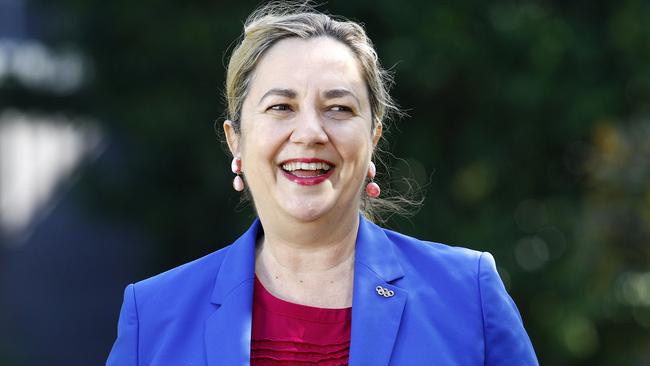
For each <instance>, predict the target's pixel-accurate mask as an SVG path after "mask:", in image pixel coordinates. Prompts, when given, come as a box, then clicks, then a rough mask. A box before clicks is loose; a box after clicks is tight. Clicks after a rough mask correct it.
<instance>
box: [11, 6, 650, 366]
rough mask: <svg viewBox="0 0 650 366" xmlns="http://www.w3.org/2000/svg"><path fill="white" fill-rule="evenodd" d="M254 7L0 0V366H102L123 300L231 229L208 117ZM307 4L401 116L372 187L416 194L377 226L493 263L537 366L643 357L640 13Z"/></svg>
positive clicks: (232, 233) (648, 222)
mask: <svg viewBox="0 0 650 366" xmlns="http://www.w3.org/2000/svg"><path fill="white" fill-rule="evenodd" d="M257 4H258V3H257V2H254V1H238V2H230V3H225V2H218V1H200V0H190V1H182V2H180V1H175V2H172V1H151V0H141V1H124V0H114V1H105V0H102V1H99V0H84V1H80V0H59V1H56V2H52V1H45V0H32V1H27V0H0V194H2V196H0V239H1V240H2V241H1V244H0V296H1V297H0V365H41V364H48V365H94V364H102V363H103V362H104V361H105V359H106V356H107V355H108V352H109V350H110V347H111V345H112V342H113V340H114V337H115V335H116V324H117V323H116V322H117V317H118V312H119V307H120V304H121V301H122V291H123V289H124V286H126V285H127V284H128V283H130V282H135V281H138V280H141V279H144V278H146V277H149V276H152V275H154V274H157V273H159V272H162V271H164V270H166V269H169V268H172V267H174V266H176V265H179V264H182V263H184V262H187V261H190V260H192V259H195V258H198V257H200V256H203V255H205V254H207V253H209V252H211V251H214V250H216V249H218V248H221V247H222V246H225V245H227V244H229V243H230V242H231V241H232V240H234V239H235V238H236V237H237V236H238V235H239V234H240V233H241V232H243V230H244V229H245V228H246V227H247V226H248V224H249V223H250V222H251V220H252V213H251V212H250V209H248V208H246V207H243V208H242V207H240V206H238V202H239V197H238V195H237V194H236V193H235V192H234V191H232V188H231V181H232V173H230V168H229V159H228V157H227V156H226V154H225V153H224V150H223V147H222V144H221V142H220V140H219V138H218V136H216V135H215V133H214V126H213V124H214V122H215V121H217V124H218V126H220V125H221V122H222V116H223V110H224V104H223V98H222V90H223V82H224V79H223V78H224V74H225V66H224V65H225V63H226V60H227V55H228V50H229V47H232V44H233V42H234V40H235V39H236V38H237V37H238V36H239V35H240V33H241V30H242V24H243V21H244V19H245V18H246V16H247V15H248V14H249V13H250V12H251V11H252V10H253V9H254V8H255V7H256V5H257ZM320 8H321V9H325V10H328V11H330V12H331V13H334V14H342V15H345V16H347V17H349V18H351V19H353V20H357V21H360V22H362V23H364V24H365V26H366V29H367V31H368V33H369V35H370V36H371V38H372V39H373V40H374V42H375V44H376V47H377V49H378V53H379V55H380V58H381V60H382V62H383V64H384V65H385V66H387V67H389V68H391V69H392V70H393V71H394V73H395V79H396V85H395V88H394V93H393V94H394V96H395V98H396V99H397V101H398V102H399V104H400V105H401V106H402V107H403V108H404V109H405V110H407V112H408V114H409V116H408V117H405V118H403V119H402V120H400V121H396V122H395V123H394V124H393V125H392V127H391V128H390V132H389V133H388V135H387V137H388V140H389V148H388V150H390V151H391V152H392V153H393V154H394V155H395V158H393V159H389V160H390V161H391V168H390V169H389V170H386V169H383V168H381V167H380V171H379V177H380V179H383V183H382V184H383V185H384V186H388V184H389V182H391V181H392V182H393V186H394V187H395V188H397V189H400V188H403V187H402V186H403V184H402V183H400V181H399V178H400V177H409V178H411V179H413V180H415V181H416V182H418V183H419V184H420V185H421V187H422V192H423V194H424V196H425V201H424V205H423V207H422V208H421V210H420V211H419V212H418V213H417V214H416V215H415V216H414V217H412V218H411V219H404V218H398V217H394V218H392V219H391V220H390V221H389V222H388V224H387V226H388V227H390V228H393V229H396V230H398V231H401V232H403V233H406V234H408V235H412V236H415V237H418V238H422V239H427V240H432V241H438V242H444V243H448V244H453V245H462V246H466V247H470V248H473V249H477V250H486V251H490V252H491V253H493V254H494V256H495V258H496V259H497V264H498V265H499V271H500V273H501V275H502V278H503V280H504V282H505V283H506V285H507V287H508V289H509V291H510V293H511V295H512V296H513V298H514V299H515V301H516V302H517V304H518V306H519V309H520V311H521V313H522V316H523V318H524V322H525V325H526V328H527V330H528V332H529V334H530V336H531V339H532V341H533V344H534V346H535V348H536V351H537V354H538V356H539V359H540V361H541V363H542V364H544V365H650V265H649V264H650V2H648V1H644V0H621V1H586V0H584V1H559V0H558V1H437V2H433V1H424V0H421V1H403V2H398V1H394V0H377V1H365V0H364V1H329V2H328V3H327V4H325V5H324V6H321V7H320ZM39 47H40V48H39ZM39 50H40V51H39ZM30 52H31V53H30ZM52 65H54V66H52ZM3 126H4V127H3ZM11 126H22V127H21V128H22V130H20V131H31V132H28V133H24V134H22V135H20V134H18V135H16V134H12V133H14V132H15V131H16V130H11V129H10V128H9V127H11ZM11 131H14V132H11ZM34 131H41V133H40V134H39V133H38V132H34ZM56 131H59V132H56ZM61 131H64V132H65V131H68V132H70V131H73V132H74V133H73V134H72V135H73V136H77V140H74V141H77V143H76V145H74V146H77V149H76V150H74V151H77V153H76V155H74V154H72V155H74V156H77V158H76V159H72V160H70V159H68V160H70V161H74V164H73V163H68V164H67V165H66V164H63V163H61V162H64V159H63V157H62V156H68V155H65V154H64V153H63V152H64V151H68V150H66V149H65V147H66V146H67V147H68V148H69V147H70V146H72V145H71V142H70V141H72V140H70V139H68V140H65V139H63V138H60V137H61V136H67V135H65V133H68V132H65V133H63V132H61ZM15 136H22V137H21V138H17V137H15ZM25 136H27V137H25ZM57 136H58V137H57ZM3 137H4V139H3ZM25 141H27V142H25ZM57 141H58V142H57ZM48 142H49V143H50V145H48ZM57 144H58V145H57ZM44 146H50V147H49V150H48V149H46V148H45V147H44ZM52 146H54V147H52ZM21 148H22V150H21ZM12 151H13V153H12ZM16 151H18V152H17V153H16ZM39 151H40V152H39ZM37 152H39V153H37ZM72 155H70V156H72ZM68 160H65V161H68ZM57 166H64V167H63V168H57V169H58V170H56V169H55V168H54V167H57ZM53 171H56V172H58V173H56V174H55V173H52V172H53ZM27 172H32V173H33V174H32V173H30V174H31V175H29V174H27ZM388 173H390V174H388ZM47 174H49V175H47ZM23 175H25V176H28V177H31V178H30V179H26V180H19V179H18V177H22V176H23ZM48 177H50V178H48ZM51 177H56V179H55V178H51ZM46 178H47V179H46ZM48 182H49V183H48ZM37 183H38V184H43V185H46V186H47V187H49V188H48V189H49V190H47V189H45V188H34V187H40V186H38V185H36V184H37ZM46 183H47V184H46ZM12 187H13V188H12ZM44 190H45V191H46V193H47V194H45V193H43V192H44ZM15 192H27V193H25V197H27V198H24V197H23V198H24V199H23V201H20V200H18V199H16V197H19V195H16V194H15ZM30 192H31V193H30ZM39 192H40V193H39ZM20 197H22V196H20ZM33 197H37V198H38V197H40V198H38V199H35V198H34V199H32V198H33ZM17 202H18V203H17ZM20 202H31V203H32V206H29V207H32V210H31V211H30V212H31V214H30V215H28V216H25V217H27V219H25V218H24V217H23V220H22V221H20V220H19V221H16V220H18V219H15V218H16V217H19V218H20V217H21V216H17V215H18V214H19V213H20V212H22V211H20V210H19V207H23V206H20ZM26 207H27V206H26ZM12 220H13V221H12ZM16 222H18V224H17V223H16Z"/></svg>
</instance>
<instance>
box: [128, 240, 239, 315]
mask: <svg viewBox="0 0 650 366" xmlns="http://www.w3.org/2000/svg"><path fill="white" fill-rule="evenodd" d="M231 246H232V244H231V245H228V246H226V247H224V248H221V249H219V250H217V251H214V252H212V253H210V254H207V255H205V256H203V257H201V258H198V259H195V260H193V261H191V262H188V263H185V264H182V265H180V266H178V267H175V268H172V269H169V270H167V271H165V272H162V273H160V274H157V275H155V276H153V277H150V278H147V279H145V280H142V281H139V282H136V283H135V285H134V286H135V292H136V293H137V300H138V305H139V306H144V305H146V304H147V303H148V302H154V303H157V304H161V303H163V304H164V303H170V302H174V301H175V300H176V299H179V298H181V297H183V296H185V295H191V294H193V293H196V292H201V293H205V296H206V298H209V296H210V294H211V292H212V289H213V287H214V281H215V278H216V277H217V274H218V273H219V268H220V267H221V263H222V262H223V259H224V257H225V255H226V253H227V252H228V250H229V249H230V247H231Z"/></svg>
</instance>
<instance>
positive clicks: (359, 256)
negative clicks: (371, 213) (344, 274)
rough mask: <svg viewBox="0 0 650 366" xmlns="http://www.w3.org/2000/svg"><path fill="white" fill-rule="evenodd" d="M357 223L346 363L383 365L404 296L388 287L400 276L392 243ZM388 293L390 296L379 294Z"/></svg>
mask: <svg viewBox="0 0 650 366" xmlns="http://www.w3.org/2000/svg"><path fill="white" fill-rule="evenodd" d="M359 221H360V222H359V232H358V234H357V242H356V248H355V264H354V289H353V295H352V333H351V339H350V356H349V364H350V365H351V366H361V365H373V366H384V365H388V364H389V362H390V357H391V354H392V352H393V346H394V343H395V338H396V337H397V332H398V330H399V326H400V323H401V320H402V312H403V310H404V305H405V304H406V299H407V297H408V293H407V292H406V291H405V290H404V289H402V288H399V287H397V286H395V285H393V284H391V282H393V281H395V280H397V279H399V278H402V277H404V272H403V270H402V267H401V266H400V264H399V261H398V260H397V258H396V256H395V252H394V250H393V247H392V242H391V241H390V240H389V239H388V238H387V237H386V234H385V233H384V231H383V229H381V228H380V227H378V226H376V225H374V224H372V223H370V222H368V221H366V220H365V219H364V218H363V217H361V218H360V220H359ZM378 286H379V287H380V288H378ZM388 290H390V291H392V296H391V295H390V293H388V294H386V295H387V296H384V295H382V294H380V292H385V291H388Z"/></svg>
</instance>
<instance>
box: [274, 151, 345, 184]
mask: <svg viewBox="0 0 650 366" xmlns="http://www.w3.org/2000/svg"><path fill="white" fill-rule="evenodd" d="M280 170H281V171H282V173H283V175H284V176H285V177H286V178H287V179H289V180H290V181H292V182H294V183H297V184H300V185H304V186H313V185H317V184H320V183H322V182H324V181H325V180H327V178H329V177H330V175H332V172H333V171H334V163H332V162H330V161H327V160H323V159H316V158H299V159H289V160H285V161H283V162H282V163H281V164H280Z"/></svg>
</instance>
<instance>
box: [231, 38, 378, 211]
mask: <svg viewBox="0 0 650 366" xmlns="http://www.w3.org/2000/svg"><path fill="white" fill-rule="evenodd" d="M241 116H242V120H241V135H237V134H235V133H234V130H233V129H232V126H231V125H230V122H226V124H225V125H224V128H225V130H226V135H227V138H228V143H229V146H230V148H231V150H232V152H233V154H234V155H235V156H239V157H241V161H242V172H243V174H244V176H245V177H246V183H247V184H248V187H249V189H250V191H251V193H252V196H253V200H254V202H255V207H256V209H257V211H258V213H259V214H260V216H261V217H264V216H267V217H270V216H268V215H273V217H278V216H280V217H284V218H291V219H293V220H298V221H302V222H310V221H314V220H317V219H319V218H322V217H324V216H330V218H335V217H341V218H342V217H348V215H349V214H354V215H356V213H357V210H358V205H359V198H360V197H359V195H360V193H361V185H362V183H363V181H364V178H365V176H366V174H367V170H368V162H369V160H370V157H371V154H372V151H373V148H374V146H375V145H376V143H377V141H378V139H379V137H380V136H381V124H378V126H377V127H376V128H375V129H374V130H371V110H370V103H369V99H368V93H367V89H366V83H365V81H364V78H363V74H362V72H361V68H360V66H359V64H358V61H357V59H356V57H355V56H354V54H353V53H352V51H351V50H350V49H349V48H348V47H347V46H345V45H344V44H343V43H341V42H339V41H336V40H333V39H331V38H326V37H319V38H314V39H309V40H303V39H299V38H288V39H284V40H282V41H279V42H278V43H277V44H275V45H274V46H273V47H271V48H270V49H269V50H268V51H267V52H266V53H265V54H264V56H263V57H262V58H261V60H260V61H259V63H258V65H257V67H256V69H255V71H254V73H253V77H252V79H251V82H250V85H249V90H248V94H247V96H246V99H245V100H244V103H243V106H242V113H241ZM331 215H335V216H331ZM335 221H336V220H335Z"/></svg>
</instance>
